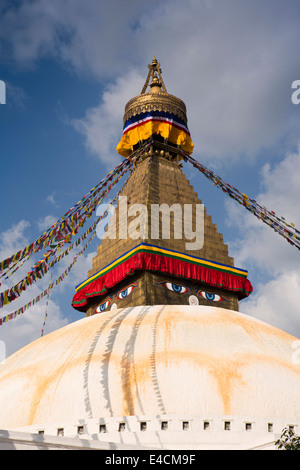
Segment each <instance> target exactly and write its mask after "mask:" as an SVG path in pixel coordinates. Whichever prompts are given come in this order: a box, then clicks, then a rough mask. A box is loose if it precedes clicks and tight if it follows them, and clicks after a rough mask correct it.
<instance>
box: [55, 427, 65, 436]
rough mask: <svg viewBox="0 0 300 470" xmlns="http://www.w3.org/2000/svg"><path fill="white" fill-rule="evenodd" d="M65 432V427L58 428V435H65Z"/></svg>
mask: <svg viewBox="0 0 300 470" xmlns="http://www.w3.org/2000/svg"><path fill="white" fill-rule="evenodd" d="M64 434H65V432H64V428H58V429H57V435H58V436H64Z"/></svg>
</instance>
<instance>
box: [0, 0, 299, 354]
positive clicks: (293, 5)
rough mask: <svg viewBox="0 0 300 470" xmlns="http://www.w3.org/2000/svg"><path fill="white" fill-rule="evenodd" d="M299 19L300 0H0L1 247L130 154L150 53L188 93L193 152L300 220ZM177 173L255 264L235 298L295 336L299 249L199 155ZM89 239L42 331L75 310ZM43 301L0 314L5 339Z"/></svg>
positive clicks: (234, 251)
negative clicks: (130, 125)
mask: <svg viewBox="0 0 300 470" xmlns="http://www.w3.org/2000/svg"><path fill="white" fill-rule="evenodd" d="M299 19H300V5H299V2H298V1H297V0H291V1H289V2H285V1H284V0H272V1H271V0H262V1H258V0H254V1H251V2H244V1H242V0H228V1H226V2H224V1H221V0H211V1H209V0H187V1H186V2H180V1H179V0H172V1H171V0H165V1H158V0H154V1H152V2H151V3H149V2H146V1H144V0H139V1H138V0H132V1H123V0H111V1H110V2H102V1H96V0H87V1H86V2H80V1H79V0H72V1H70V0H69V1H65V2H63V3H62V2H59V1H58V0H53V1H52V2H51V3H49V2H47V1H45V0H34V1H27V2H25V1H23V2H22V1H9V2H8V1H5V0H2V1H0V79H1V80H3V81H4V82H5V83H6V87H7V96H6V104H5V105H0V139H1V147H0V158H1V185H0V201H1V221H0V234H1V237H0V257H1V259H4V258H5V257H7V256H9V255H10V254H12V253H14V252H15V251H17V250H19V249H21V248H22V247H23V246H25V245H26V244H28V243H30V242H32V241H33V240H34V239H36V238H37V236H38V235H40V233H42V232H43V231H44V230H45V229H46V228H48V227H49V225H51V224H52V223H53V222H54V221H55V220H56V219H57V218H59V217H60V216H61V215H63V214H64V213H65V212H66V211H67V210H68V209H69V208H70V207H72V206H73V205H74V204H75V203H76V202H77V201H78V200H79V199H80V198H81V197H82V196H83V194H85V193H87V192H88V191H89V189H90V188H92V187H93V186H95V185H96V184H97V182H98V181H99V180H100V179H102V178H103V177H104V176H105V174H107V173H108V171H110V170H111V169H112V168H113V167H114V166H115V165H116V164H117V163H118V162H119V161H121V160H120V157H119V156H118V155H117V153H116V151H115V147H116V145H117V143H118V141H119V138H120V137H121V133H122V119H123V112H124V106H125V104H126V102H127V101H128V100H129V99H130V98H132V97H133V96H135V95H137V94H139V93H140V91H141V88H142V86H143V83H144V80H145V78H146V74H147V70H148V69H147V64H148V63H150V62H151V61H152V58H153V56H156V57H157V58H158V59H159V60H160V62H161V66H162V71H163V77H164V81H165V84H166V87H167V90H168V92H169V93H171V94H174V95H176V96H178V97H180V98H181V99H183V101H184V102H185V103H186V106H187V112H188V119H189V128H190V131H191V134H192V138H193V141H194V143H195V151H194V155H193V156H194V157H195V158H197V159H198V160H199V161H201V162H202V163H204V164H205V165H207V166H208V167H209V168H210V169H212V170H213V171H215V172H216V173H217V174H218V175H220V176H221V177H222V178H223V179H225V180H226V181H227V182H229V183H230V184H232V185H234V186H236V187H237V188H238V189H240V190H241V191H242V192H244V193H246V194H248V195H249V196H250V197H253V198H255V199H256V200H257V201H258V202H259V203H261V204H263V205H265V206H266V207H267V208H268V209H270V210H274V211H275V212H276V213H277V214H278V215H279V216H281V215H282V216H284V217H286V219H287V220H288V221H292V222H294V223H295V224H296V226H298V228H299V227H300V215H299V202H298V201H299V199H300V184H299V181H300V155H299V152H300V150H299V140H300V139H299V137H300V132H299V131H300V105H299V106H296V105H294V104H293V103H292V102H291V94H292V89H291V84H292V82H293V81H294V80H297V79H300V63H299V62H300V60H299V53H298V52H299V42H300V30H299V26H298V25H299ZM184 172H185V174H186V175H187V177H188V179H189V180H190V182H191V184H192V185H193V186H194V189H195V190H196V191H197V193H198V195H199V197H200V198H201V199H202V201H203V203H204V204H205V206H206V208H207V211H208V213H209V214H211V215H212V219H213V222H215V223H216V224H217V226H218V230H219V231H220V232H222V233H223V234H224V240H225V242H226V243H228V245H229V253H230V255H231V256H233V257H234V258H235V264H236V265H237V266H238V267H241V268H244V269H248V270H249V278H250V280H251V282H252V284H253V286H254V293H253V294H252V296H250V298H249V300H247V301H243V302H242V303H241V304H240V310H241V311H242V312H244V313H247V314H249V315H254V316H255V317H257V318H260V319H261V320H263V321H266V322H268V323H271V324H273V325H274V326H277V327H279V328H281V329H284V330H285V331H287V332H288V333H290V334H293V335H295V336H297V337H300V272H299V255H300V254H299V251H298V250H297V249H296V248H294V247H291V246H289V245H288V244H287V242H286V241H285V240H284V239H281V237H280V236H279V235H277V234H275V233H274V232H273V231H272V229H270V228H269V227H267V226H265V225H264V224H262V223H261V222H259V221H257V220H256V219H255V218H254V217H253V216H252V215H251V214H249V213H247V211H245V210H244V209H243V208H242V207H240V206H237V205H236V203H234V202H233V201H231V200H230V199H228V198H227V197H226V196H225V195H224V194H223V193H222V192H221V191H219V190H218V189H216V188H215V187H214V186H213V185H212V184H211V182H209V181H207V180H205V178H204V176H202V175H201V174H200V173H198V172H197V171H196V170H194V169H192V167H189V166H187V165H185V167H184ZM47 224H48V225H47ZM96 244H97V240H96V241H95V242H94V243H93V244H92V245H91V246H90V248H89V250H88V252H87V253H86V254H85V255H84V256H82V257H81V259H80V261H78V263H77V264H76V266H75V267H74V270H73V271H72V274H70V276H68V278H67V279H66V280H65V281H64V282H63V283H62V284H60V285H59V286H58V287H57V288H56V289H55V290H53V291H52V293H51V298H50V304H49V308H48V319H47V324H46V327H45V332H46V333H49V332H50V331H52V330H54V329H56V328H59V327H61V326H63V325H65V324H67V323H69V322H71V321H75V320H77V319H79V318H82V314H80V313H78V312H76V311H74V310H73V309H72V308H71V306H70V304H71V300H72V296H73V293H74V287H75V285H76V284H78V283H79V282H80V281H81V280H83V279H85V277H86V274H87V270H88V269H90V267H91V259H92V257H93V256H94V254H95V250H96ZM71 261H72V260H71V259H70V260H66V261H64V262H63V264H62V266H61V267H57V268H56V270H55V271H54V277H56V276H58V275H59V274H60V273H61V272H62V271H63V270H64V269H65V268H66V267H67V265H68V264H69V263H70V262H71ZM30 266H31V264H30V265H29V267H28V266H27V267H28V269H30ZM25 267H26V266H25ZM26 272H27V271H26ZM14 279H17V280H18V278H14ZM48 282H49V276H46V277H45V279H44V280H43V281H42V282H41V285H40V286H38V285H37V286H34V288H32V289H31V291H30V289H28V291H26V294H24V299H23V298H22V299H20V301H19V300H18V301H16V302H13V303H12V304H11V305H10V306H9V307H5V308H2V309H1V310H0V316H4V315H6V314H7V313H10V312H11V311H14V310H15V309H16V308H18V307H19V306H22V305H23V304H24V303H26V302H28V301H29V300H31V299H32V298H33V297H35V296H36V295H37V294H38V293H39V292H40V291H41V290H43V289H45V288H46V287H47V283H48ZM9 285H11V284H9V283H8V282H6V284H3V285H2V286H1V290H4V287H5V286H9ZM17 302H19V303H17ZM44 315H45V302H40V303H39V304H37V305H36V306H34V307H33V308H32V309H31V310H28V311H27V312H26V313H25V314H24V315H23V316H22V317H18V318H17V319H15V320H12V321H10V322H8V323H7V324H5V325H4V326H2V327H0V340H2V341H4V342H5V344H6V348H7V352H8V354H10V353H12V352H13V351H15V350H17V349H18V348H20V347H22V346H24V345H25V344H27V343H28V342H30V341H32V340H35V339H37V338H38V337H39V336H40V331H41V328H42V324H43V321H44Z"/></svg>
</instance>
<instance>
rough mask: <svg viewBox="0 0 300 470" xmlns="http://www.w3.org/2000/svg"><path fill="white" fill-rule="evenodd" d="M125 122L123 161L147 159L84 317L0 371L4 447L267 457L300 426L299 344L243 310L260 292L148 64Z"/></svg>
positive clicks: (132, 182) (181, 110) (123, 199)
mask: <svg viewBox="0 0 300 470" xmlns="http://www.w3.org/2000/svg"><path fill="white" fill-rule="evenodd" d="M123 125H124V127H123V135H122V137H121V140H120V142H119V144H118V146H117V151H118V152H119V154H120V155H122V157H123V158H125V159H131V158H132V155H134V154H135V152H136V151H137V150H139V149H144V150H143V153H142V158H141V159H139V161H138V162H137V164H136V165H135V166H134V168H133V171H132V172H131V175H130V177H129V179H128V181H127V183H126V185H124V188H123V189H122V192H121V194H120V197H119V200H118V203H117V207H116V211H115V213H114V214H113V216H112V217H111V218H110V220H109V223H108V226H107V227H106V232H105V235H104V236H103V238H102V240H101V241H99V246H98V249H97V254H96V256H95V257H94V259H93V262H92V266H91V269H90V271H89V272H88V273H82V282H81V283H80V284H79V285H78V286H76V288H75V292H74V297H73V300H72V306H73V307H74V308H75V309H77V310H79V311H81V312H83V318H82V319H81V320H78V321H75V322H73V323H70V324H68V325H67V326H65V327H63V328H60V329H58V330H56V331H54V332H52V333H49V334H47V335H45V336H43V337H41V338H39V339H37V340H36V341H34V342H32V343H31V344H28V345H27V346H25V347H24V348H22V349H21V350H19V351H17V352H16V353H14V354H13V355H12V356H10V357H8V358H7V359H6V361H5V364H4V365H3V366H2V367H1V368H0V401H1V403H2V406H1V411H0V449H2V448H16V449H21V448H30V449H33V448H34V449H42V448H47V449H58V448H62V449H99V450H100V449H104V450H105V449H106V450H111V449H115V450H123V449H125V450H139V449H170V450H175V449H176V450H203V449H205V450H222V449H228V450H230V449H232V450H250V449H271V450H272V449H275V448H276V446H275V442H276V440H277V439H278V437H279V436H280V435H281V432H282V430H283V429H284V428H285V427H289V428H290V429H293V430H295V432H297V430H298V431H299V429H300V364H299V363H297V361H293V360H292V357H293V352H294V349H293V344H295V341H296V340H297V338H295V337H293V336H292V335H290V334H287V333H286V332H284V331H282V330H280V329H278V328H276V327H274V326H272V325H270V324H267V323H265V322H263V321H260V320H259V319H257V318H253V317H251V316H249V315H246V314H244V313H242V311H240V303H241V306H242V302H241V301H242V300H243V299H244V298H246V297H248V296H249V295H255V293H252V290H253V289H252V285H251V282H250V280H249V279H248V273H247V270H246V269H245V268H244V267H238V266H235V263H234V260H233V258H232V257H231V256H230V255H229V251H228V246H227V245H226V244H225V243H224V241H223V236H222V234H221V233H219V232H218V230H217V226H216V224H215V223H213V222H212V218H211V216H210V215H208V214H207V211H206V207H205V203H203V202H202V200H200V199H199V197H198V195H197V194H196V192H195V191H194V189H193V187H192V186H191V184H190V183H189V181H188V179H187V178H186V176H185V175H184V173H183V170H182V166H183V165H182V160H183V156H184V155H190V154H191V153H192V152H193V142H192V139H191V136H190V132H189V129H188V124H187V111H186V106H185V104H184V102H183V101H182V100H181V99H179V98H177V97H175V96H173V95H170V94H169V93H168V92H167V89H166V86H165V84H164V81H163V77H162V73H161V68H160V64H159V62H158V61H157V60H156V59H155V58H154V59H153V61H152V63H151V64H150V65H149V66H148V76H147V79H146V82H145V85H144V87H143V89H142V91H141V93H140V94H139V95H138V96H136V97H134V98H132V99H131V100H130V101H129V102H128V103H127V104H126V106H125V113H124V121H123ZM251 293H252V294H251ZM241 310H242V309H241ZM84 315H85V316H84Z"/></svg>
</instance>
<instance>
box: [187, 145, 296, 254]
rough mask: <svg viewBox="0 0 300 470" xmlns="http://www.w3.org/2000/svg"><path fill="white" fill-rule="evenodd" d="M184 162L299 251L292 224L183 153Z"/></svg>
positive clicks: (294, 228)
mask: <svg viewBox="0 0 300 470" xmlns="http://www.w3.org/2000/svg"><path fill="white" fill-rule="evenodd" d="M183 158H184V160H185V161H187V162H189V163H191V164H192V165H193V167H194V168H197V169H198V170H199V171H201V173H202V174H203V175H204V176H205V177H206V178H208V179H209V180H210V181H212V182H213V183H214V185H215V186H216V187H218V188H220V189H222V191H223V192H224V193H225V194H227V195H228V196H229V197H230V198H231V199H234V200H235V201H237V202H238V203H239V204H241V205H242V206H244V207H245V208H246V209H247V210H248V211H250V212H251V213H252V214H253V215H255V217H257V218H258V219H260V220H261V221H262V222H264V223H265V224H267V225H268V226H269V227H271V228H272V229H273V230H275V232H277V233H279V235H281V236H282V237H283V238H285V239H286V240H287V242H288V243H290V244H291V245H293V246H295V247H296V248H298V249H300V231H299V230H297V229H296V227H295V224H294V223H287V222H286V220H285V218H284V217H278V216H277V215H276V214H275V212H274V211H270V210H268V209H267V208H266V207H264V206H262V205H260V204H259V203H258V202H257V201H255V199H251V198H250V197H249V196H247V195H246V194H244V193H241V192H240V191H239V190H238V189H237V188H235V187H234V186H231V185H230V184H229V183H226V182H225V181H224V180H223V179H222V178H220V177H219V176H217V175H216V174H215V173H214V172H213V171H211V170H209V169H208V168H206V167H205V166H204V165H202V164H201V163H199V162H198V161H197V160H195V159H194V158H193V157H191V156H190V155H188V154H186V153H184V156H183Z"/></svg>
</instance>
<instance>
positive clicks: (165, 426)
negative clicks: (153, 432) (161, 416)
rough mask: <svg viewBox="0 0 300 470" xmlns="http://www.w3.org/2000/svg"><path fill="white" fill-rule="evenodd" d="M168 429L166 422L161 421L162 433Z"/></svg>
mask: <svg viewBox="0 0 300 470" xmlns="http://www.w3.org/2000/svg"><path fill="white" fill-rule="evenodd" d="M168 427H169V423H168V421H162V422H161V430H162V431H167V430H168Z"/></svg>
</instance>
